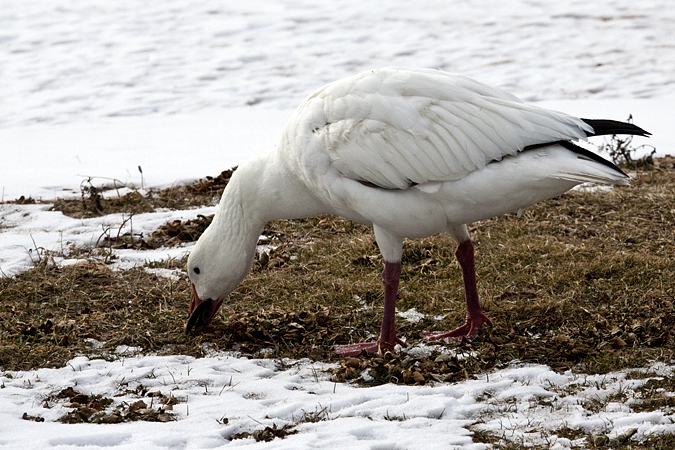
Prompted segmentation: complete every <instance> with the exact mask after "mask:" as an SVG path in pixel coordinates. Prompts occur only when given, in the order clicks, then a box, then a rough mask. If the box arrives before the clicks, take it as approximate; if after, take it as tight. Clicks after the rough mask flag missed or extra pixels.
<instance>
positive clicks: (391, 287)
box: [335, 261, 405, 356]
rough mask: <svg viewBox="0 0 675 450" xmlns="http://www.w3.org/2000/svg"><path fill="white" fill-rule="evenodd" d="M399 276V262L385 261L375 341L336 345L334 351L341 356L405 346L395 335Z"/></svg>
mask: <svg viewBox="0 0 675 450" xmlns="http://www.w3.org/2000/svg"><path fill="white" fill-rule="evenodd" d="M400 277H401V262H400V261H399V262H395V263H390V262H385V263H384V272H382V282H383V283H384V312H383V313H382V327H381V328H380V338H379V339H378V340H377V341H375V342H363V343H360V344H350V345H336V346H335V352H336V353H338V354H339V355H343V356H356V355H358V354H359V353H361V352H362V351H363V350H365V351H366V352H368V353H375V352H377V351H378V350H380V348H382V349H393V348H394V347H395V346H396V344H400V345H402V346H404V347H405V342H403V341H402V340H400V339H399V338H398V337H397V336H396V296H397V295H398V281H399V279H400Z"/></svg>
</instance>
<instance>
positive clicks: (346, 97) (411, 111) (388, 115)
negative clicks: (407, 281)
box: [299, 67, 592, 189]
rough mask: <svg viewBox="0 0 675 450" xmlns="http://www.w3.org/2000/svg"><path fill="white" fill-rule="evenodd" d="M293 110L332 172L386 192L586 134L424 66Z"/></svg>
mask: <svg viewBox="0 0 675 450" xmlns="http://www.w3.org/2000/svg"><path fill="white" fill-rule="evenodd" d="M299 111H300V114H301V115H302V116H303V117H304V118H306V119H307V118H309V120H307V121H306V122H305V123H306V124H308V126H310V127H311V133H312V134H313V138H314V139H317V138H318V139H320V144H321V145H322V146H323V148H325V150H326V151H327V152H328V156H329V158H330V161H331V164H332V166H333V167H334V168H335V169H336V170H337V171H339V172H340V173H341V174H343V175H344V176H346V177H350V178H353V179H355V180H360V181H366V182H369V183H372V184H375V185H377V186H380V187H383V188H388V189H405V188H408V187H409V186H410V184H411V183H417V184H424V183H428V182H435V181H446V180H456V179H460V178H462V177H464V176H465V175H467V174H468V173H470V172H473V171H475V170H478V169H481V168H483V167H485V165H486V164H488V163H490V162H491V161H495V160H497V161H498V160H501V159H502V158H503V157H505V156H507V155H513V154H515V153H517V152H519V151H521V150H523V149H524V148H525V147H526V146H528V145H535V144H544V143H548V142H554V141H558V140H571V139H584V138H585V137H586V133H585V131H586V130H588V131H592V128H591V127H590V126H588V125H587V124H586V123H585V122H583V121H582V120H581V119H578V118H575V117H572V116H569V115H567V114H564V113H560V112H556V111H550V110H546V109H543V108H539V107H536V106H532V105H526V104H524V103H523V102H521V101H520V100H519V99H518V98H517V97H515V96H513V95H511V94H509V93H507V92H504V91H502V90H499V89H495V88H492V87H490V86H487V85H484V84H482V83H479V82H477V81H474V80H471V79H470V78H466V77H463V76H459V75H452V74H448V73H444V72H439V71H435V70H425V69H420V70H414V69H403V68H393V67H392V68H385V69H380V70H374V71H369V72H366V73H363V74H359V75H356V76H354V77H351V78H347V79H344V80H341V81H338V82H336V83H333V84H330V85H328V86H326V87H324V88H322V89H320V90H319V91H317V92H316V93H315V94H313V95H312V96H310V97H309V98H308V99H307V100H306V101H305V102H304V103H303V105H301V107H300V108H299ZM308 131H309V130H308Z"/></svg>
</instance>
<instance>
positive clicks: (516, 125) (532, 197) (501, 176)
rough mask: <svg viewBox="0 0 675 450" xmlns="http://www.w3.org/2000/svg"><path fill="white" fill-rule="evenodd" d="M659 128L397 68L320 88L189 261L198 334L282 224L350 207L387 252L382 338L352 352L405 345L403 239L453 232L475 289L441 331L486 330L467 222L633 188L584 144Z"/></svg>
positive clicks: (191, 322)
mask: <svg viewBox="0 0 675 450" xmlns="http://www.w3.org/2000/svg"><path fill="white" fill-rule="evenodd" d="M607 134H633V135H643V136H646V135H648V134H649V133H647V132H646V131H644V130H642V129H641V128H639V127H637V126H634V125H632V124H628V123H622V122H616V121H611V120H589V119H580V118H577V117H573V116H570V115H567V114H564V113H561V112H557V111H551V110H547V109H543V108H539V107H537V106H532V105H527V104H525V103H523V102H522V101H521V100H519V99H518V98H517V97H515V96H513V95H511V94H509V93H507V92H504V91H502V90H500V89H496V88H493V87H490V86H487V85H485V84H482V83H479V82H477V81H474V80H472V79H470V78H467V77H464V76H460V75H453V74H449V73H445V72H440V71H437V70H430V69H411V68H402V67H389V68H383V69H379V70H371V71H367V72H364V73H361V74H358V75H355V76H352V77H349V78H345V79H342V80H339V81H336V82H334V83H331V84H329V85H327V86H325V87H322V88H321V89H319V90H317V91H316V92H314V93H313V94H312V95H310V96H309V97H307V99H306V100H304V101H303V102H302V104H301V105H300V106H299V107H298V108H297V110H295V112H294V113H293V115H292V116H291V118H290V120H289V121H288V124H287V125H286V127H285V129H284V131H283V134H282V136H281V140H280V142H279V145H278V146H277V147H276V148H275V149H273V150H271V151H268V152H267V153H265V154H263V155H261V156H258V157H255V158H253V159H251V160H249V161H247V162H246V163H244V164H242V165H240V166H239V168H238V169H237V170H236V171H235V172H234V174H233V176H232V179H231V180H230V182H229V184H228V185H227V188H226V189H225V192H224V193H223V196H222V199H221V201H220V204H219V205H218V209H217V212H216V214H215V217H214V219H213V223H212V224H211V225H210V226H209V227H208V229H207V230H206V231H205V232H204V234H203V235H202V236H201V238H200V239H199V241H198V242H197V244H196V245H195V247H194V250H193V251H192V253H191V254H190V256H189V258H188V264H187V270H188V275H189V277H190V281H191V283H192V297H191V300H190V307H189V319H188V322H187V324H186V331H188V332H189V331H190V330H191V329H192V328H193V327H197V328H199V327H201V326H203V325H206V324H208V323H209V322H210V321H211V319H212V317H213V316H214V314H215V313H216V311H217V310H218V308H219V307H220V305H221V304H222V302H223V300H224V299H225V298H226V297H227V296H228V294H229V293H230V292H232V291H233V290H234V289H235V288H236V287H237V285H238V284H239V282H240V281H241V280H242V279H243V278H244V277H245V276H246V273H247V272H248V271H249V269H250V268H251V265H252V263H253V259H254V256H255V253H256V243H257V241H258V237H259V236H260V234H261V232H262V231H263V227H264V226H265V224H266V223H267V222H268V221H270V220H273V219H296V218H305V217H312V216H315V215H318V214H323V213H330V214H337V215H340V216H343V217H346V218H348V219H351V220H354V221H356V222H360V223H364V224H368V225H372V227H373V229H374V233H375V239H376V240H377V244H378V246H379V248H380V251H381V253H382V256H383V257H384V272H383V281H384V315H383V319H382V327H381V330H380V336H379V339H378V340H377V341H375V342H368V343H357V344H351V345H342V346H337V347H336V348H335V350H336V351H337V352H338V353H340V354H343V355H355V354H358V353H359V352H361V351H363V350H366V351H368V352H374V351H377V350H378V349H379V348H381V347H393V346H395V345H396V344H403V342H402V341H401V340H400V339H399V338H398V337H397V335H396V327H395V322H394V319H395V305H396V296H397V292H398V283H399V276H400V273H401V253H402V246H403V239H404V238H406V237H407V238H421V237H426V236H430V235H433V234H437V233H442V232H445V233H448V234H449V235H450V236H451V237H452V238H453V239H454V240H455V241H456V242H457V244H458V248H457V251H456V256H457V259H458V260H459V263H460V265H461V268H462V275H463V278H464V285H465V291H466V305H467V318H466V323H464V324H463V325H462V326H460V327H459V328H457V329H455V330H453V331H449V332H435V333H429V334H428V336H427V337H428V338H429V339H443V338H448V337H460V336H469V337H471V336H474V335H476V333H478V331H479V330H480V329H481V328H482V327H483V326H484V325H485V324H490V320H489V319H488V318H487V316H486V315H485V314H484V313H483V311H482V310H481V307H480V303H479V301H478V293H477V289H476V275H475V269H474V250H473V244H472V243H471V240H470V238H469V233H468V229H467V226H466V224H467V223H469V222H475V221H479V220H484V219H487V218H490V217H493V216H497V215H501V214H505V213H508V212H513V211H518V210H520V209H521V208H524V207H527V206H529V205H532V204H533V203H536V202H538V201H541V200H545V199H548V198H551V197H555V196H558V195H560V194H562V193H564V192H566V191H567V190H569V189H571V188H572V187H574V186H576V185H578V184H580V183H584V182H593V183H606V184H616V185H627V184H629V183H628V176H627V175H626V174H625V173H623V172H622V171H621V170H620V169H619V168H618V167H616V166H615V165H614V164H612V163H611V162H609V161H606V160H605V159H603V158H601V157H600V156H598V155H596V154H594V153H592V152H589V151H588V150H585V149H583V148H581V147H579V146H577V145H575V144H573V143H572V142H570V141H572V140H578V139H585V138H586V137H587V136H594V135H607Z"/></svg>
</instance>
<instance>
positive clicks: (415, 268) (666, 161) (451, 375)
mask: <svg viewBox="0 0 675 450" xmlns="http://www.w3.org/2000/svg"><path fill="white" fill-rule="evenodd" d="M230 175H231V172H229V173H227V172H224V173H223V174H221V175H220V176H219V177H215V178H209V179H206V180H200V181H199V182H198V183H195V184H194V185H190V186H181V187H178V188H175V189H174V190H165V191H161V192H153V193H150V194H147V195H145V196H141V197H142V198H141V197H139V195H140V194H138V193H134V192H132V193H130V194H127V195H125V196H120V198H118V199H116V200H114V201H113V200H112V199H111V200H108V199H103V198H101V199H100V206H101V211H99V212H98V213H108V212H111V211H116V212H124V213H125V214H133V213H135V212H140V211H143V210H145V209H144V208H149V209H148V210H154V209H155V208H165V207H188V206H197V205H201V204H210V203H212V202H213V198H217V197H218V196H219V195H220V192H221V191H222V189H223V187H224V185H225V184H226V183H227V179H229V176H230ZM89 196H90V197H91V192H89ZM23 201H26V200H25V199H24V200H23ZM92 204H93V203H92V202H91V201H85V200H83V199H78V200H69V201H63V202H59V203H57V205H55V208H63V210H64V212H65V213H67V214H70V215H73V216H75V217H86V216H87V215H89V214H94V213H95V212H94V210H92V206H91V205H92ZM210 220H211V217H205V216H199V217H197V218H195V219H193V220H190V221H183V222H181V221H176V222H171V223H167V224H165V225H164V226H162V227H160V229H158V230H157V231H156V232H154V233H153V234H152V235H150V236H145V237H144V236H134V235H123V236H115V237H112V233H111V234H110V235H109V237H108V238H107V240H102V241H101V243H100V245H101V247H102V250H105V249H108V250H105V251H106V252H108V251H109V250H111V249H114V248H138V249H142V248H156V247H159V246H163V245H164V246H170V245H176V244H179V243H181V242H188V241H194V240H196V239H197V238H198V237H199V235H200V234H201V233H202V232H203V231H204V229H205V228H206V227H207V226H208V224H209V223H210ZM673 230H675V159H674V158H672V157H666V158H662V159H656V160H654V161H653V164H652V165H648V166H646V167H643V168H641V169H640V172H638V173H637V174H635V175H634V178H633V181H632V186H630V187H626V188H623V187H621V188H615V189H611V190H593V191H588V190H584V189H580V190H575V191H572V192H569V193H567V194H565V195H563V196H562V197H560V198H556V199H552V200H549V201H547V202H543V203H541V204H538V205H536V206H534V207H532V208H530V209H529V210H527V211H525V212H524V214H523V215H522V217H520V218H517V217H516V216H515V215H508V216H504V217H498V218H494V219H491V220H488V221H485V222H481V223H476V224H473V225H472V226H471V229H470V231H471V234H472V237H473V240H474V243H475V247H476V267H477V271H478V273H477V275H478V280H479V281H478V284H479V290H480V295H481V298H482V301H483V304H484V307H485V310H486V312H487V314H488V315H489V317H490V318H491V319H492V322H493V324H494V326H493V327H490V328H488V329H486V330H485V331H484V332H483V333H482V334H481V335H480V336H479V337H478V338H476V339H475V340H473V341H467V340H462V341H453V342H450V343H447V344H443V346H442V349H441V350H440V351H439V350H436V351H433V352H431V353H430V354H419V355H418V354H408V353H405V352H403V353H391V352H387V353H384V354H380V355H361V356H359V357H356V358H338V357H337V356H336V355H335V354H334V353H333V352H332V351H331V347H332V346H333V345H335V344H344V343H350V342H359V341H363V340H366V339H369V338H372V335H373V334H376V333H377V332H378V328H379V321H380V320H381V314H382V295H383V294H382V285H381V278H380V273H381V270H382V265H383V262H382V259H381V256H380V254H379V250H378V248H377V244H376V243H375V240H374V237H373V235H372V231H371V230H370V229H369V228H368V227H365V226H362V225H359V224H355V223H353V222H350V221H348V220H345V219H342V218H339V217H334V216H320V217H315V218H311V219H307V220H294V221H276V222H272V223H270V224H268V226H267V227H266V229H265V232H264V235H263V236H262V237H261V242H260V243H264V244H272V245H273V247H274V249H273V250H271V251H270V252H269V253H260V254H259V255H258V257H257V259H256V262H255V264H254V267H253V270H252V271H251V273H250V274H249V275H248V276H247V278H246V279H245V280H244V282H243V283H242V284H241V285H240V286H239V287H238V289H237V290H236V291H235V292H234V293H233V294H232V295H231V296H230V297H229V298H228V300H227V303H226V304H225V305H223V307H222V309H221V311H222V312H220V313H219V314H218V316H217V317H216V318H215V319H214V321H213V322H212V324H211V325H210V326H209V327H208V328H207V329H206V330H204V332H203V333H202V334H200V335H198V336H194V335H185V333H184V329H183V326H184V322H185V320H186V318H187V317H186V316H187V304H188V299H189V289H188V282H187V278H186V277H185V275H184V264H185V262H184V261H175V260H169V261H166V262H162V263H153V264H150V266H152V267H163V268H166V269H170V270H173V271H174V273H175V274H177V275H178V276H179V279H178V280H175V279H170V278H164V277H160V276H157V275H155V274H154V273H151V272H149V271H147V270H146V267H139V268H136V269H133V270H128V271H113V270H111V269H110V268H109V267H108V266H107V265H106V264H105V262H106V261H108V258H107V257H106V258H100V257H96V252H95V251H93V252H90V253H89V254H88V255H89V259H88V260H86V261H83V262H81V263H78V264H75V265H72V266H67V267H58V266H56V265H55V264H53V263H52V262H51V260H50V258H49V257H47V256H48V255H43V256H44V257H42V258H39V259H38V260H36V263H37V264H36V266H35V268H34V269H33V270H31V271H28V272H26V273H23V274H21V275H19V276H16V277H14V278H2V279H0V368H1V369H2V370H5V371H11V370H19V369H34V368H38V367H52V366H54V367H59V366H63V365H64V364H66V363H67V361H69V360H70V359H72V358H73V357H74V356H76V355H87V356H89V357H102V358H116V357H117V354H116V349H117V348H118V346H121V345H123V346H124V345H125V346H131V347H138V348H140V349H142V351H145V352H154V353H157V354H186V355H193V356H203V355H206V354H208V353H210V352H212V351H217V350H236V351H239V352H242V353H245V354H250V355H255V356H258V357H271V358H282V357H292V358H301V357H309V358H311V359H314V360H321V361H338V362H339V366H338V367H337V368H336V369H334V370H333V371H332V373H331V377H332V379H333V380H334V381H336V382H343V381H353V382H356V383H359V384H362V385H373V384H382V383H398V384H427V383H434V382H453V381H459V380H464V379H468V378H471V377H472V376H473V375H474V374H477V373H484V372H486V371H490V370H491V369H494V368H498V367H502V366H503V365H506V364H508V363H509V362H512V361H514V360H519V361H522V362H531V363H541V364H546V365H549V366H551V367H552V368H553V369H555V370H558V371H564V370H567V369H573V370H575V371H578V372H583V373H605V372H608V371H613V370H618V369H623V368H631V367H643V366H645V365H646V364H648V363H649V362H652V361H663V362H666V363H672V359H673V356H674V354H673V353H674V350H675V336H674V335H673V332H672V330H673V325H675V316H674V315H673V302H675V262H673V259H672V255H673V254H674V251H675V244H674V241H673V237H674V236H673ZM454 251H455V245H454V243H453V242H452V241H451V240H450V238H448V237H447V236H442V235H441V236H433V237H430V238H425V239H418V240H411V241H407V242H406V243H405V247H404V254H403V261H402V264H403V268H402V274H401V290H400V294H399V302H398V310H399V311H406V310H409V309H411V308H415V310H416V311H418V312H420V313H422V314H423V315H424V318H423V319H422V320H420V321H419V322H416V323H413V322H409V321H407V320H404V319H402V318H399V319H398V320H397V326H398V328H399V333H400V335H401V336H402V337H404V338H405V339H406V340H407V342H408V343H409V345H410V346H415V345H416V344H418V343H420V342H422V341H421V337H420V333H421V332H422V331H431V330H447V329H451V328H454V327H456V326H457V325H459V324H460V323H462V322H463V320H464V314H465V303H464V292H463V284H462V280H461V272H460V269H459V266H458V264H457V262H456V260H455V258H454ZM448 351H450V352H448ZM668 383H670V384H672V379H665V381H658V380H657V381H652V380H650V381H649V382H648V383H647V384H646V385H645V386H644V388H643V389H641V390H638V391H637V394H636V395H637V397H636V398H635V399H634V401H633V403H632V404H631V408H633V409H634V410H636V411H653V410H657V409H663V408H666V409H668V410H670V409H672V408H675V406H674V405H675V404H674V403H673V400H672V397H670V396H668V395H664V394H663V392H664V391H663V389H666V390H667V391H668V392H672V386H671V385H668ZM666 385H668V386H666ZM68 394H70V393H68ZM72 394H73V396H69V395H65V394H64V395H65V397H63V398H61V399H53V401H69V402H70V404H71V406H72V407H73V410H72V412H71V413H68V414H67V415H66V416H64V417H63V418H62V420H63V421H65V422H68V423H72V422H101V423H114V422H115V421H125V420H160V421H165V420H172V416H171V414H170V412H169V411H168V409H167V408H165V409H162V408H163V406H162V405H163V403H160V406H158V407H155V408H153V407H152V402H151V404H150V406H149V405H148V404H147V402H144V401H143V400H139V401H138V402H136V403H133V404H129V405H126V404H124V405H121V406H120V405H118V406H117V407H116V408H114V407H112V406H111V405H112V404H111V403H110V402H109V400H110V399H105V398H94V397H92V398H89V397H87V398H86V399H84V397H82V395H83V394H79V393H77V392H73V393H72ZM78 395H79V397H78ZM79 400H82V401H81V402H79ZM165 400H166V399H165ZM168 401H170V400H168ZM140 402H144V403H143V404H142V405H141V403H140ZM597 407H599V408H602V405H598V406H597ZM24 418H25V419H26V420H36V421H39V420H40V419H41V418H40V417H33V416H27V417H24ZM294 427H295V425H292V426H288V425H285V426H282V427H266V428H264V429H260V430H253V431H251V432H244V433H242V434H241V435H239V436H234V437H233V438H247V437H253V438H254V439H255V440H259V441H266V440H271V439H274V438H276V437H284V436H286V435H288V434H292V433H294V432H295V429H294ZM474 431H475V436H474V440H475V441H476V442H486V443H490V444H492V445H493V446H494V448H505V449H506V448H520V447H518V446H517V445H516V444H513V443H509V442H507V441H504V440H501V439H500V438H499V437H498V436H494V435H491V434H489V433H484V432H481V431H480V430H474ZM559 431H560V432H559V433H558V432H557V431H556V433H557V436H559V437H568V438H570V439H579V438H580V437H584V436H585V435H584V434H583V432H581V431H580V430H572V429H568V430H559ZM585 439H586V442H587V445H588V446H589V448H609V447H608V446H611V447H612V448H670V447H671V446H672V443H673V438H672V436H671V435H664V436H654V437H650V438H648V439H646V440H645V441H644V442H640V443H635V442H634V441H631V440H630V437H628V438H626V440H625V442H623V441H622V442H618V441H611V440H610V439H609V438H608V437H607V436H604V435H588V436H585ZM532 448H537V447H532ZM542 448H547V447H542Z"/></svg>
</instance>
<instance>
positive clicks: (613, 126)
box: [581, 119, 651, 136]
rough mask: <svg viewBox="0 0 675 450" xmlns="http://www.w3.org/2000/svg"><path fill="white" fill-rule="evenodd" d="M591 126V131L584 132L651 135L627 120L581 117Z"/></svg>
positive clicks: (596, 134) (603, 134) (595, 134)
mask: <svg viewBox="0 0 675 450" xmlns="http://www.w3.org/2000/svg"><path fill="white" fill-rule="evenodd" d="M581 120H583V121H584V122H586V123H587V124H589V125H590V126H592V127H593V131H594V132H593V133H589V132H586V134H587V135H588V136H605V135H608V134H631V135H636V136H651V133H650V132H649V131H645V130H643V129H642V128H640V127H638V126H637V125H633V124H632V123H628V122H619V121H618V120H608V119H581Z"/></svg>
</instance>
